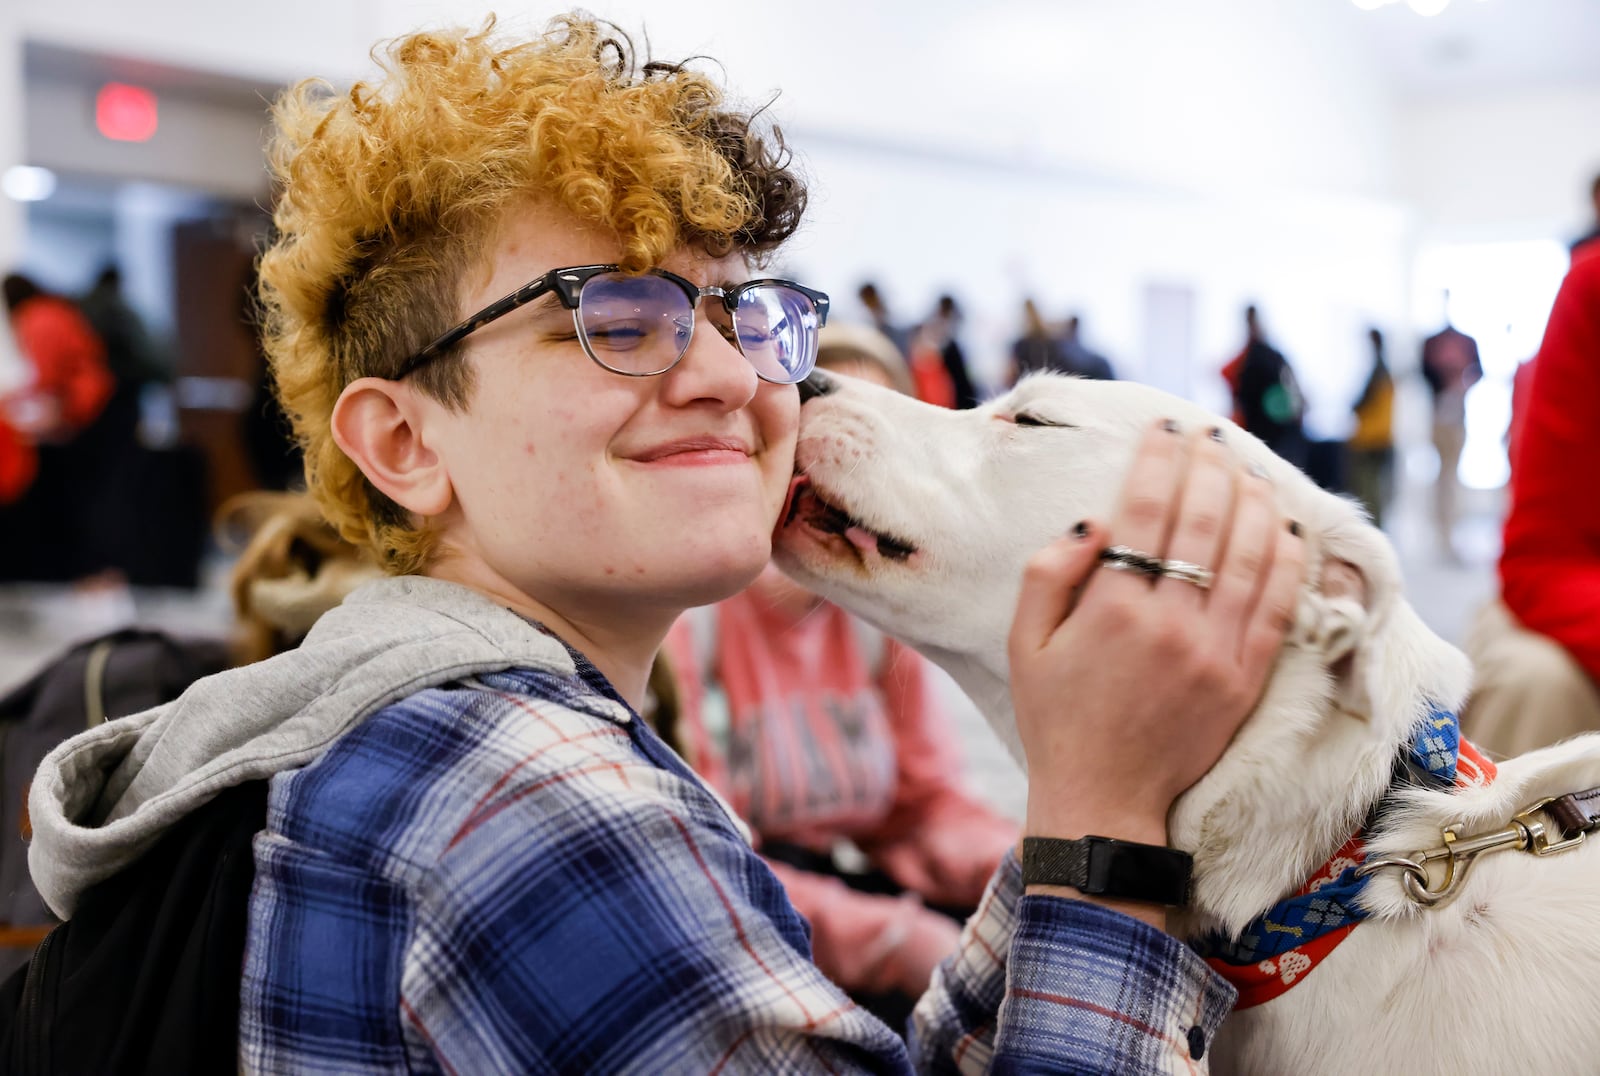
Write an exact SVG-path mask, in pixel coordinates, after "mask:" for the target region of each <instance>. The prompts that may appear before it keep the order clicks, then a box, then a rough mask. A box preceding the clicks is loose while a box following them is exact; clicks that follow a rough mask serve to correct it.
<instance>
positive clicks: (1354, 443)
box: [1348, 328, 1394, 527]
mask: <svg viewBox="0 0 1600 1076" xmlns="http://www.w3.org/2000/svg"><path fill="white" fill-rule="evenodd" d="M1367 339H1368V341H1370V342H1371V344H1372V368H1371V370H1370V371H1369V372H1368V373H1367V383H1366V384H1365V385H1363V386H1362V388H1361V395H1360V396H1358V397H1356V402H1355V403H1354V404H1352V405H1351V410H1352V411H1353V412H1355V416H1356V428H1355V432H1354V433H1352V434H1351V435H1350V441H1349V445H1348V449H1349V454H1350V455H1349V458H1350V492H1351V493H1353V494H1355V495H1356V498H1357V499H1358V500H1360V501H1361V503H1362V504H1363V505H1365V506H1366V509H1367V514H1368V515H1370V516H1372V522H1373V523H1375V524H1376V525H1378V526H1379V527H1381V526H1383V517H1384V512H1385V510H1386V509H1387V508H1388V506H1389V499H1390V498H1391V497H1392V496H1393V495H1394V378H1393V376H1391V375H1390V373H1389V364H1388V362H1386V361H1385V359H1384V354H1383V333H1382V332H1380V331H1379V330H1378V329H1376V328H1374V329H1369V330H1367Z"/></svg>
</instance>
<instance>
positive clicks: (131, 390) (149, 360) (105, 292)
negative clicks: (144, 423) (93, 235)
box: [78, 265, 173, 430]
mask: <svg viewBox="0 0 1600 1076" xmlns="http://www.w3.org/2000/svg"><path fill="white" fill-rule="evenodd" d="M78 309H80V310H82V311H83V316H84V317H85V318H87V319H88V321H89V324H90V325H91V326H92V327H93V328H94V331H95V333H96V334H97V335H98V336H99V337H100V340H101V342H102V343H103V344H105V348H106V366H107V367H108V368H109V369H110V371H111V376H112V378H113V379H114V380H115V381H116V383H117V387H116V391H115V392H114V393H113V395H112V398H111V401H110V403H108V404H107V405H106V410H107V412H108V413H110V412H116V414H117V421H118V422H119V423H122V424H125V425H126V426H127V427H128V428H129V429H130V430H131V429H133V428H136V427H137V426H138V423H139V396H140V394H141V392H142V391H143V390H144V387H145V386H146V385H150V384H165V383H166V382H169V381H171V380H172V372H173V365H172V357H171V356H170V355H169V354H168V353H167V352H166V351H165V350H164V349H163V348H162V347H161V345H160V344H159V343H157V341H156V339H155V337H154V336H153V335H151V333H150V330H149V328H148V327H147V326H146V325H145V323H144V319H143V318H141V317H140V316H139V314H138V312H137V311H136V310H134V309H133V307H132V306H130V305H129V303H128V300H127V298H126V297H125V296H124V295H123V293H122V271H121V270H120V269H118V268H117V267H116V266H115V265H108V266H106V267H105V268H104V269H102V270H100V274H99V275H98V276H96V277H95V281H94V286H93V287H91V288H90V289H89V290H88V291H86V292H84V293H83V296H82V297H81V298H79V300H78Z"/></svg>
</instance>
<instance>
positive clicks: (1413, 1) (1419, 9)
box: [1406, 0, 1450, 17]
mask: <svg viewBox="0 0 1600 1076" xmlns="http://www.w3.org/2000/svg"><path fill="white" fill-rule="evenodd" d="M1406 3H1407V5H1409V6H1410V8H1411V10H1412V11H1415V12H1416V13H1417V14H1418V15H1425V16H1429V17H1432V16H1434V15H1437V14H1439V13H1440V12H1442V11H1444V9H1445V8H1447V7H1449V6H1450V0H1406Z"/></svg>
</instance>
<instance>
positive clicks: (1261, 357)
mask: <svg viewBox="0 0 1600 1076" xmlns="http://www.w3.org/2000/svg"><path fill="white" fill-rule="evenodd" d="M1244 324H1245V344H1244V348H1243V349H1242V350H1241V351H1240V352H1239V354H1238V356H1237V357H1235V358H1234V360H1233V361H1232V362H1230V363H1229V364H1228V365H1227V366H1225V367H1223V376H1224V378H1231V380H1230V382H1229V383H1230V385H1231V387H1232V389H1233V405H1234V413H1235V415H1237V416H1238V418H1237V421H1238V423H1239V425H1241V426H1243V427H1244V428H1245V429H1246V430H1248V431H1249V432H1250V433H1253V434H1255V435H1256V436H1257V437H1259V438H1260V439H1261V440H1262V441H1263V442H1265V443H1266V445H1267V447H1268V448H1270V449H1272V451H1274V452H1276V453H1277V454H1278V455H1280V456H1282V457H1283V458H1284V459H1286V460H1288V461H1289V462H1290V463H1292V464H1294V465H1295V466H1297V467H1301V468H1303V467H1305V465H1306V462H1307V458H1308V455H1309V452H1308V449H1309V445H1308V444H1307V442H1306V435H1305V427H1304V420H1305V397H1304V396H1303V395H1302V394H1301V392H1300V381H1299V379H1298V378H1296V377H1295V374H1294V367H1293V366H1291V365H1290V364H1289V360H1288V359H1286V358H1284V355H1283V352H1281V351H1279V350H1278V349H1277V348H1275V347H1273V346H1272V345H1271V344H1270V343H1268V342H1267V337H1266V333H1265V332H1264V331H1263V330H1262V328H1261V316H1260V312H1259V311H1258V310H1257V309H1256V308H1255V306H1254V305H1251V306H1247V307H1245V310H1244Z"/></svg>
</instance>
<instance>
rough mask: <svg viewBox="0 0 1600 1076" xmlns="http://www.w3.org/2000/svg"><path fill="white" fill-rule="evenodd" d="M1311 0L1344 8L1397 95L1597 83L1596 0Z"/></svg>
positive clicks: (1599, 19)
mask: <svg viewBox="0 0 1600 1076" xmlns="http://www.w3.org/2000/svg"><path fill="white" fill-rule="evenodd" d="M1318 2H1320V3H1328V4H1334V5H1337V6H1339V7H1340V8H1341V9H1343V13H1344V14H1343V17H1344V18H1345V19H1346V20H1347V21H1348V22H1349V24H1350V26H1351V28H1352V30H1353V32H1354V33H1355V34H1356V35H1357V39H1358V40H1360V41H1361V42H1362V43H1363V45H1364V46H1365V47H1366V48H1367V49H1368V50H1370V53H1371V55H1372V57H1373V59H1374V61H1375V63H1376V64H1377V66H1378V69H1379V70H1380V72H1382V74H1383V75H1384V77H1385V78H1386V79H1387V80H1388V81H1389V83H1390V88H1391V89H1392V90H1393V92H1394V93H1395V94H1396V95H1397V96H1399V97H1401V98H1439V97H1464V96H1470V95H1474V94H1478V93H1484V94H1489V93H1504V92H1508V91H1512V92H1514V91H1518V90H1525V89H1533V88H1537V87H1543V86H1552V85H1571V84H1588V85H1593V84H1595V83H1597V82H1600V0H1451V3H1450V5H1449V6H1448V7H1447V8H1446V9H1445V10H1444V12H1443V13H1442V14H1439V15H1436V16H1433V17H1431V18H1425V17H1423V16H1421V15H1418V14H1416V13H1415V12H1414V11H1412V10H1411V9H1410V8H1409V7H1408V6H1407V5H1406V4H1405V3H1392V4H1390V5H1389V6H1387V7H1383V8H1380V9H1378V10H1376V11H1362V10H1360V9H1359V8H1357V7H1356V5H1355V4H1354V3H1353V2H1352V0H1318Z"/></svg>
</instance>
